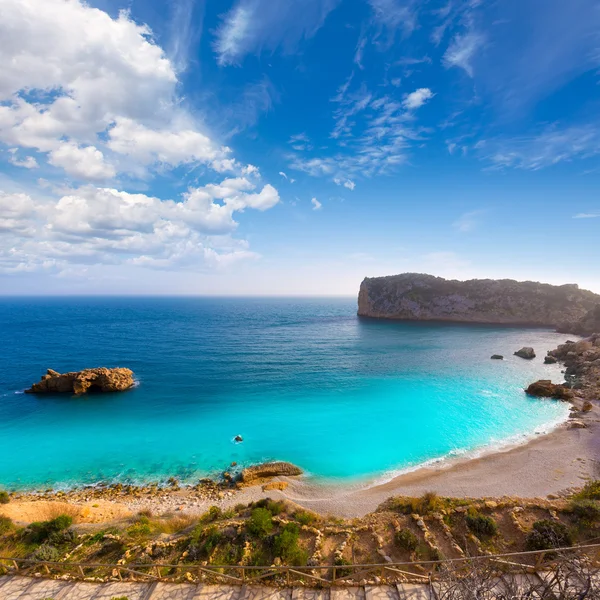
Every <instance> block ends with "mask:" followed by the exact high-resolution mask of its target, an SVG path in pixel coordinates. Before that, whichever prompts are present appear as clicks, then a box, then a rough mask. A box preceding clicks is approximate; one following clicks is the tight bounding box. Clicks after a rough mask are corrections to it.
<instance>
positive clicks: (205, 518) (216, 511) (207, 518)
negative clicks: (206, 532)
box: [200, 506, 223, 523]
mask: <svg viewBox="0 0 600 600" xmlns="http://www.w3.org/2000/svg"><path fill="white" fill-rule="evenodd" d="M222 516H223V511H222V510H221V509H220V508H219V507H218V506H211V507H210V508H209V509H208V512H205V513H204V514H203V515H202V516H201V517H200V520H201V521H202V522H204V523H212V522H214V521H217V520H218V519H220V518H221V517H222Z"/></svg>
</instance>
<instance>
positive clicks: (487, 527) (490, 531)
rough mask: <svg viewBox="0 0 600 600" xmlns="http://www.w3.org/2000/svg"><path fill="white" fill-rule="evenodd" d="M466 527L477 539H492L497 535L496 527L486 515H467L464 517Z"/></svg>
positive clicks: (494, 522) (492, 520)
mask: <svg viewBox="0 0 600 600" xmlns="http://www.w3.org/2000/svg"><path fill="white" fill-rule="evenodd" d="M465 521H466V523H467V527H468V528H469V529H470V530H471V531H472V532H473V533H474V534H475V535H476V536H477V537H478V538H480V539H481V538H486V537H492V536H494V535H496V534H497V533H498V525H496V521H494V519H492V517H488V516H486V515H478V514H475V515H467V516H466V517H465Z"/></svg>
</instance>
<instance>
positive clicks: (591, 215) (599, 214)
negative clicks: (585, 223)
mask: <svg viewBox="0 0 600 600" xmlns="http://www.w3.org/2000/svg"><path fill="white" fill-rule="evenodd" d="M573 218H574V219H598V218H600V212H597V213H578V214H576V215H573Z"/></svg>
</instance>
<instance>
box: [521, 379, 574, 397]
mask: <svg viewBox="0 0 600 600" xmlns="http://www.w3.org/2000/svg"><path fill="white" fill-rule="evenodd" d="M525 391H526V392H527V393H528V394H529V395H530V396H538V397H542V398H556V399H557V400H571V399H572V398H573V392H572V391H571V390H570V389H569V388H568V387H566V386H564V385H557V384H555V383H552V382H551V381H550V380H549V379H540V380H539V381H536V382H535V383H532V384H531V385H530V386H529V387H528V388H527V389H526V390H525Z"/></svg>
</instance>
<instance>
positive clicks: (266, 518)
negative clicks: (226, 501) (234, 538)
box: [246, 508, 273, 537]
mask: <svg viewBox="0 0 600 600" xmlns="http://www.w3.org/2000/svg"><path fill="white" fill-rule="evenodd" d="M246 527H247V529H248V532H249V533H250V534H251V535H255V536H256V537H265V536H267V535H269V534H270V533H271V531H272V530H273V518H272V516H271V513H270V512H269V511H268V510H267V509H266V508H255V509H254V510H253V511H252V513H251V515H250V519H249V521H248V523H247V525H246Z"/></svg>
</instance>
